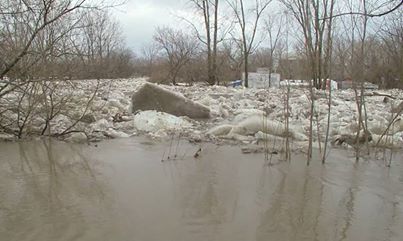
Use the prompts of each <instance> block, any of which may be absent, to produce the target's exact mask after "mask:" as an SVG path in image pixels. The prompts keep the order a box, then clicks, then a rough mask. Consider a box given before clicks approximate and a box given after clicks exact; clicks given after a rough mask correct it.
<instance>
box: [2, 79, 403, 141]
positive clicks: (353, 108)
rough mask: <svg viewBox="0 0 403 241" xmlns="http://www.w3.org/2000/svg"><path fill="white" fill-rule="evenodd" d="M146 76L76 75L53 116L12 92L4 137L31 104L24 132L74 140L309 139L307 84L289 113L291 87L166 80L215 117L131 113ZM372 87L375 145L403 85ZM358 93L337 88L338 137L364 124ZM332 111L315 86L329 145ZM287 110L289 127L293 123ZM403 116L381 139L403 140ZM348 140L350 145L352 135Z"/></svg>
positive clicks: (368, 107)
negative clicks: (97, 77)
mask: <svg viewBox="0 0 403 241" xmlns="http://www.w3.org/2000/svg"><path fill="white" fill-rule="evenodd" d="M145 82H146V79H122V80H101V81H95V80H86V81H73V82H72V84H70V85H65V86H63V88H58V89H57V90H55V91H56V92H57V94H54V100H53V101H54V102H55V103H59V102H60V103H59V105H55V106H56V109H57V108H59V109H57V110H60V111H59V113H57V114H56V115H54V116H53V117H52V118H51V119H50V120H49V118H47V117H48V115H47V111H44V110H46V106H44V105H32V103H30V102H29V101H25V100H24V101H22V102H21V101H20V102H21V103H20V102H19V101H18V100H19V98H20V95H19V94H18V93H17V94H10V95H7V96H5V97H4V98H2V99H0V109H1V111H0V113H2V119H1V123H2V126H3V127H4V126H5V127H7V128H3V133H0V139H2V140H14V139H16V133H18V130H19V124H17V122H16V121H15V120H17V119H18V118H21V115H22V114H21V113H26V112H27V111H26V110H28V109H30V110H32V113H34V114H31V115H32V116H31V117H30V118H29V119H28V120H27V122H26V123H25V125H26V126H25V127H24V128H25V131H26V132H25V133H23V134H22V135H21V138H33V137H36V136H40V135H48V136H56V137H58V138H59V139H62V140H66V141H69V142H86V141H90V142H97V141H100V140H104V139H110V138H127V137H131V136H148V137H151V138H154V139H160V140H170V139H186V140H189V141H191V142H213V143H217V144H242V145H254V144H258V143H261V142H262V141H263V142H265V141H269V142H270V143H281V142H284V141H285V137H289V138H290V140H291V141H292V142H293V143H295V144H296V146H298V147H299V148H300V147H304V146H307V140H308V132H309V115H310V97H309V93H308V90H306V89H291V90H290V93H289V95H288V99H289V110H288V112H289V113H288V114H286V108H285V106H286V102H285V101H286V99H287V90H286V89H276V88H270V89H243V88H231V87H224V86H206V85H199V84H197V85H193V86H165V85H161V87H162V88H164V89H166V90H168V91H171V92H173V93H176V94H178V95H181V96H183V97H185V98H187V99H189V100H191V101H194V102H197V103H199V104H202V105H204V106H206V107H208V108H209V109H210V118H209V119H203V120H200V119H191V118H188V117H177V116H173V115H170V114H167V113H163V112H156V111H140V112H136V113H134V114H133V113H131V105H132V103H131V97H132V95H133V94H134V93H135V92H136V91H138V90H139V89H140V88H141V86H143V84H144V83H145ZM365 95H366V96H365V111H366V115H367V120H368V122H367V125H368V130H369V131H370V133H371V135H372V138H371V139H372V140H371V141H370V144H371V145H375V144H379V143H378V140H379V138H380V136H382V134H384V132H385V130H386V129H387V127H388V125H389V123H390V122H391V120H392V119H393V117H396V113H393V112H394V110H395V109H396V108H397V106H398V105H399V104H400V103H401V101H402V100H403V91H402V90H397V89H395V90H382V91H377V92H374V91H368V92H365ZM388 96H389V97H388ZM390 97H393V98H390ZM355 99H356V98H355V93H354V91H353V90H336V91H334V92H333V94H332V102H331V116H330V132H329V135H330V140H332V141H333V142H334V141H335V140H337V139H338V138H340V137H342V136H345V135H354V134H355V133H356V132H357V131H358V124H357V121H358V113H357V103H356V100H355ZM58 101H59V102H58ZM63 101H64V102H63ZM64 103H65V104H64ZM63 104H64V105H63ZM21 110H24V111H21ZM327 113H328V98H327V94H326V92H325V91H315V114H314V123H313V125H314V128H313V141H314V143H316V144H315V145H317V146H319V143H320V144H321V146H323V142H324V140H325V134H326V128H327ZM19 115H20V117H19ZM287 115H288V120H289V130H288V131H285V122H286V116H287ZM401 117H402V115H401V113H400V116H397V118H395V121H394V124H393V125H391V128H390V129H389V131H388V132H386V136H385V137H383V138H382V140H381V144H384V146H386V147H388V148H402V147H403V120H402V118H401ZM47 120H49V121H47ZM5 130H7V131H5ZM267 134H268V135H267ZM343 145H345V146H348V144H346V143H344V144H343Z"/></svg>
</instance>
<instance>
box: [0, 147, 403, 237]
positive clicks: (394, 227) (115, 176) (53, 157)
mask: <svg viewBox="0 0 403 241" xmlns="http://www.w3.org/2000/svg"><path fill="white" fill-rule="evenodd" d="M142 141H143V140H138V139H126V140H114V141H106V142H102V143H100V144H99V147H93V146H87V145H72V144H65V143H60V142H55V141H49V140H47V141H35V142H22V143H0V154H1V155H0V240H22V241H23V240H44V241H46V240H84V241H87V240H122V241H123V240H140V241H142V240H150V241H151V240H172V241H174V240H175V241H177V240H183V241H185V240H217V241H225V240H231V241H233V240H258V241H260V240H318V241H322V240H374V241H375V240H396V241H397V240H402V239H403V230H402V229H401V227H403V205H402V202H403V176H402V175H403V174H402V173H403V163H402V161H401V160H399V159H398V155H397V159H396V160H394V161H393V165H392V168H386V167H385V166H384V165H381V164H380V163H379V162H378V161H365V162H361V163H355V162H354V160H353V158H349V157H347V156H343V155H340V153H335V154H334V156H333V157H332V158H330V161H329V163H328V164H326V165H325V166H322V165H320V164H319V162H317V163H318V164H317V165H315V164H314V165H312V166H310V167H306V166H305V161H304V160H303V157H301V158H300V159H298V157H297V156H296V157H295V158H294V159H293V160H292V161H291V163H280V164H278V165H275V166H270V167H269V166H267V165H265V162H264V158H263V157H262V156H260V155H242V154H240V150H239V148H238V147H215V146H211V145H206V146H204V147H203V152H202V153H201V156H200V157H199V158H198V159H194V158H193V157H192V155H190V154H189V155H188V156H186V157H185V158H184V159H183V160H177V161H165V162H161V155H162V154H163V152H164V150H165V149H166V148H167V147H166V145H165V144H163V143H155V144H152V145H150V144H147V145H145V144H142ZM143 142H144V141H143ZM180 149H181V151H183V152H184V153H192V152H194V151H196V150H197V149H198V147H196V146H191V145H189V144H181V148H180ZM400 158H401V156H400Z"/></svg>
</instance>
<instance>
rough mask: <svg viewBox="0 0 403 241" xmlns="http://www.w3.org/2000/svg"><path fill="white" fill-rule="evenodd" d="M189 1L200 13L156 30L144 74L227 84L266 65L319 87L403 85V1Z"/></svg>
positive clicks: (142, 63)
mask: <svg viewBox="0 0 403 241" xmlns="http://www.w3.org/2000/svg"><path fill="white" fill-rule="evenodd" d="M189 2H190V5H189V6H191V8H190V9H189V11H192V13H193V14H194V18H181V19H178V25H181V27H180V28H172V27H160V28H157V29H156V30H155V34H154V38H153V42H152V43H150V44H148V45H146V46H144V47H143V49H142V53H139V54H138V55H139V56H141V57H140V58H138V59H136V61H135V62H136V70H137V71H136V72H137V73H139V74H142V75H146V76H150V77H151V80H153V81H155V82H165V83H169V82H171V83H173V84H175V83H177V82H195V81H197V82H207V83H209V84H222V83H225V82H228V81H231V80H235V79H239V78H241V76H242V72H252V71H255V70H256V69H257V68H259V67H264V68H268V69H269V70H270V71H272V72H277V73H280V74H281V76H282V78H284V79H305V80H309V79H313V80H314V84H315V87H317V88H322V87H323V86H321V85H320V82H321V81H319V80H320V79H325V78H331V79H336V80H344V79H352V80H353V81H357V82H364V81H368V82H372V83H375V84H378V85H380V87H382V88H396V87H400V88H401V87H403V20H402V19H403V12H402V11H401V7H402V6H401V2H400V1H386V0H384V1H380V0H364V1H349V0H325V1H310V0H309V1H308V0H279V1H274V0H273V1H271V0H255V1H243V0H225V1H223V0H221V1H219V0H214V1H213V0H190V1H189ZM378 15H379V16H378ZM183 26H185V27H183ZM246 78H247V76H246Z"/></svg>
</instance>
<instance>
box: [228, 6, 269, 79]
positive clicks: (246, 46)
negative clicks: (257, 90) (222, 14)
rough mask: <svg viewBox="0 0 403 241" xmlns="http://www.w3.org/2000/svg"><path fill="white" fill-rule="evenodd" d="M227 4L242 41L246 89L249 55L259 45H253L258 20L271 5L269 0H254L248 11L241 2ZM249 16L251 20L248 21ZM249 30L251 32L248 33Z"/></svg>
mask: <svg viewBox="0 0 403 241" xmlns="http://www.w3.org/2000/svg"><path fill="white" fill-rule="evenodd" d="M227 3H228V5H229V6H230V8H231V9H232V11H233V13H234V15H235V18H236V23H237V24H238V26H239V30H240V34H241V39H242V51H243V62H244V63H243V64H244V78H245V87H248V85H249V83H248V71H249V69H248V67H249V66H248V65H249V55H250V54H251V53H252V52H253V51H254V50H255V49H256V48H257V46H258V45H259V43H258V44H256V43H255V38H256V34H257V30H258V27H259V20H260V18H261V17H262V15H263V13H264V11H265V10H266V9H267V7H268V6H269V4H270V3H271V0H255V2H254V4H253V7H252V8H251V10H250V11H249V10H248V9H247V6H245V5H244V1H243V0H227ZM249 14H250V15H249ZM251 16H252V19H251V20H250V18H251ZM249 20H250V21H251V23H250V22H249ZM249 30H250V31H251V32H249Z"/></svg>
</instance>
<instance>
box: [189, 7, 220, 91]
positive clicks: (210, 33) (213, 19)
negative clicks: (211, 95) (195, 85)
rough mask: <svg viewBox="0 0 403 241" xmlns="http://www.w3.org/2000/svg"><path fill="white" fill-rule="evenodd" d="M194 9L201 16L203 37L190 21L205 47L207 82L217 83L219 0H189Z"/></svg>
mask: <svg viewBox="0 0 403 241" xmlns="http://www.w3.org/2000/svg"><path fill="white" fill-rule="evenodd" d="M190 2H191V3H192V4H193V6H194V7H195V8H196V11H197V12H198V13H200V14H201V15H202V17H203V22H204V31H205V38H204V37H202V34H201V33H200V32H199V31H198V29H197V27H196V26H195V25H194V24H193V23H192V22H190V21H187V22H188V23H190V24H191V26H192V27H193V29H194V30H195V32H196V35H197V38H198V39H199V40H200V41H201V42H202V43H203V44H204V45H205V46H206V47H207V76H208V79H207V82H208V83H209V84H211V85H214V84H216V83H217V81H218V78H217V45H218V42H219V41H221V40H219V39H218V28H219V23H218V22H219V19H218V17H219V0H190Z"/></svg>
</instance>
